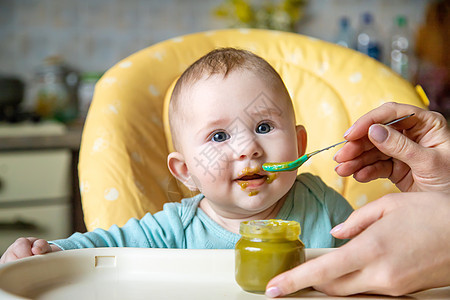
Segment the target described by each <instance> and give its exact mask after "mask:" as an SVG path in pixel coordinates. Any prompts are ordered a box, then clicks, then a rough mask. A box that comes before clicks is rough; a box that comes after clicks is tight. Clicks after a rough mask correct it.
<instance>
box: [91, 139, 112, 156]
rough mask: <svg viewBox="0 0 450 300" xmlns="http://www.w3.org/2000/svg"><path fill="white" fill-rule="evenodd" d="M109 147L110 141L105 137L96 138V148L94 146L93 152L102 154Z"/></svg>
mask: <svg viewBox="0 0 450 300" xmlns="http://www.w3.org/2000/svg"><path fill="white" fill-rule="evenodd" d="M108 147H109V141H108V140H106V139H104V138H103V137H99V138H96V139H95V141H94V146H92V151H93V152H101V151H104V150H105V149H107V148H108Z"/></svg>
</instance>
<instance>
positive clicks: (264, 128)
mask: <svg viewBox="0 0 450 300" xmlns="http://www.w3.org/2000/svg"><path fill="white" fill-rule="evenodd" d="M272 129H273V127H272V126H270V124H268V123H261V124H259V125H258V127H257V128H256V133H262V134H265V133H269V132H270V131H271V130H272Z"/></svg>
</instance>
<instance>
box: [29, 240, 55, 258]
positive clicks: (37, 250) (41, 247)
mask: <svg viewBox="0 0 450 300" xmlns="http://www.w3.org/2000/svg"><path fill="white" fill-rule="evenodd" d="M31 252H32V253H33V255H39V254H45V253H50V252H52V248H51V247H50V244H49V243H48V242H47V241H46V240H43V239H38V240H36V241H34V242H33V245H32V248H31Z"/></svg>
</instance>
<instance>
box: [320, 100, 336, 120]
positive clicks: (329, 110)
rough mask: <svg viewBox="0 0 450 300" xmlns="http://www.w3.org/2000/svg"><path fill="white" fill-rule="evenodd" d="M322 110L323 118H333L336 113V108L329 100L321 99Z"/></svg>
mask: <svg viewBox="0 0 450 300" xmlns="http://www.w3.org/2000/svg"><path fill="white" fill-rule="evenodd" d="M320 100H321V101H320V108H321V110H322V114H323V116H331V115H333V113H334V107H333V106H332V105H331V103H330V102H329V101H327V99H326V98H325V99H320Z"/></svg>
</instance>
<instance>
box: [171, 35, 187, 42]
mask: <svg viewBox="0 0 450 300" xmlns="http://www.w3.org/2000/svg"><path fill="white" fill-rule="evenodd" d="M183 40H184V39H183V37H181V36H179V37H176V38H173V39H171V41H172V42H175V43H181V42H182V41H183Z"/></svg>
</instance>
